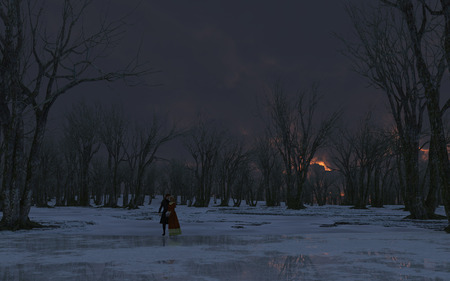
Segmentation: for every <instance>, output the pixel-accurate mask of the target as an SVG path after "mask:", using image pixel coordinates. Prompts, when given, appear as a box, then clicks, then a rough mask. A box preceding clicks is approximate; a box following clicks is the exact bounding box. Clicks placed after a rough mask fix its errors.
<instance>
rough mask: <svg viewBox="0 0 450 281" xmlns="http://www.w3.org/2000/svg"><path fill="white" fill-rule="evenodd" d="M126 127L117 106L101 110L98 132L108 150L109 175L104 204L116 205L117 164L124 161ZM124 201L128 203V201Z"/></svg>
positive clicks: (117, 190)
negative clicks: (108, 185) (107, 190)
mask: <svg viewBox="0 0 450 281" xmlns="http://www.w3.org/2000/svg"><path fill="white" fill-rule="evenodd" d="M127 128H128V124H127V122H126V120H125V118H124V114H123V111H122V110H121V109H120V108H118V106H113V107H112V108H111V110H109V111H103V116H102V127H101V128H100V129H99V133H100V139H101V141H102V143H103V145H104V146H105V147H106V150H107V152H108V170H109V174H110V175H111V176H110V177H109V184H110V187H109V191H110V192H109V200H108V202H107V203H106V204H105V205H106V206H109V207H117V201H118V198H119V196H120V181H119V164H120V163H121V162H123V161H125V145H126V134H127ZM124 203H126V204H128V201H126V202H124ZM126 204H124V206H125V205H126Z"/></svg>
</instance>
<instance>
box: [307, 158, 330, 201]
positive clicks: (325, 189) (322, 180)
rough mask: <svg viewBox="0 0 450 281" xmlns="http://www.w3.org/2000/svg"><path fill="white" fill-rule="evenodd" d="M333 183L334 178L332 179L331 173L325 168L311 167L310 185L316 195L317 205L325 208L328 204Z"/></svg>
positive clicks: (319, 166) (316, 165)
mask: <svg viewBox="0 0 450 281" xmlns="http://www.w3.org/2000/svg"><path fill="white" fill-rule="evenodd" d="M333 182H334V178H333V177H332V174H331V172H329V171H326V170H325V168H324V167H323V166H321V165H318V164H314V165H312V166H311V167H310V173H309V176H308V183H309V185H310V186H311V188H312V193H313V194H314V198H315V199H316V202H317V205H319V206H323V205H325V204H327V201H329V200H328V199H329V197H330V196H329V194H331V186H332V185H333Z"/></svg>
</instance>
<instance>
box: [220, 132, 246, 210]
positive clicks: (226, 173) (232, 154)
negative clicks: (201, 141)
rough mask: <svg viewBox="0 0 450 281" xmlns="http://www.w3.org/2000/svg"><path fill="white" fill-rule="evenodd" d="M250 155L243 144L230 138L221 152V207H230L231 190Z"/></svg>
mask: <svg viewBox="0 0 450 281" xmlns="http://www.w3.org/2000/svg"><path fill="white" fill-rule="evenodd" d="M247 158H248V154H247V153H246V151H244V147H243V144H242V143H240V142H238V141H236V140H233V139H231V137H230V138H228V139H227V140H225V141H224V143H223V146H222V147H221V149H220V151H219V165H218V171H217V173H218V179H217V180H218V184H219V193H220V199H221V202H220V206H228V204H229V201H230V197H231V190H232V188H233V185H234V184H235V181H236V179H237V175H238V172H239V171H238V170H239V168H240V167H241V163H242V162H244V161H246V159H247Z"/></svg>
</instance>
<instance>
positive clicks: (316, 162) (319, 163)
mask: <svg viewBox="0 0 450 281" xmlns="http://www.w3.org/2000/svg"><path fill="white" fill-rule="evenodd" d="M311 164H317V165H320V166H322V167H323V168H324V169H325V171H327V172H330V171H331V169H330V168H329V167H328V166H327V164H326V163H325V162H324V161H320V160H318V159H317V158H314V159H313V160H312V161H311Z"/></svg>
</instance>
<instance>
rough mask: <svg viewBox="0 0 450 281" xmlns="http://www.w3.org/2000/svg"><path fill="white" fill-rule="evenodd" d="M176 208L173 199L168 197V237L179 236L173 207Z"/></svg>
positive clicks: (177, 222)
mask: <svg viewBox="0 0 450 281" xmlns="http://www.w3.org/2000/svg"><path fill="white" fill-rule="evenodd" d="M176 206H177V204H176V202H175V198H174V197H173V196H171V197H170V202H169V207H168V212H169V213H170V214H169V223H168V224H169V235H170V236H173V235H180V234H181V228H180V222H179V221H178V216H177V213H176V212H175V207H176Z"/></svg>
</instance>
